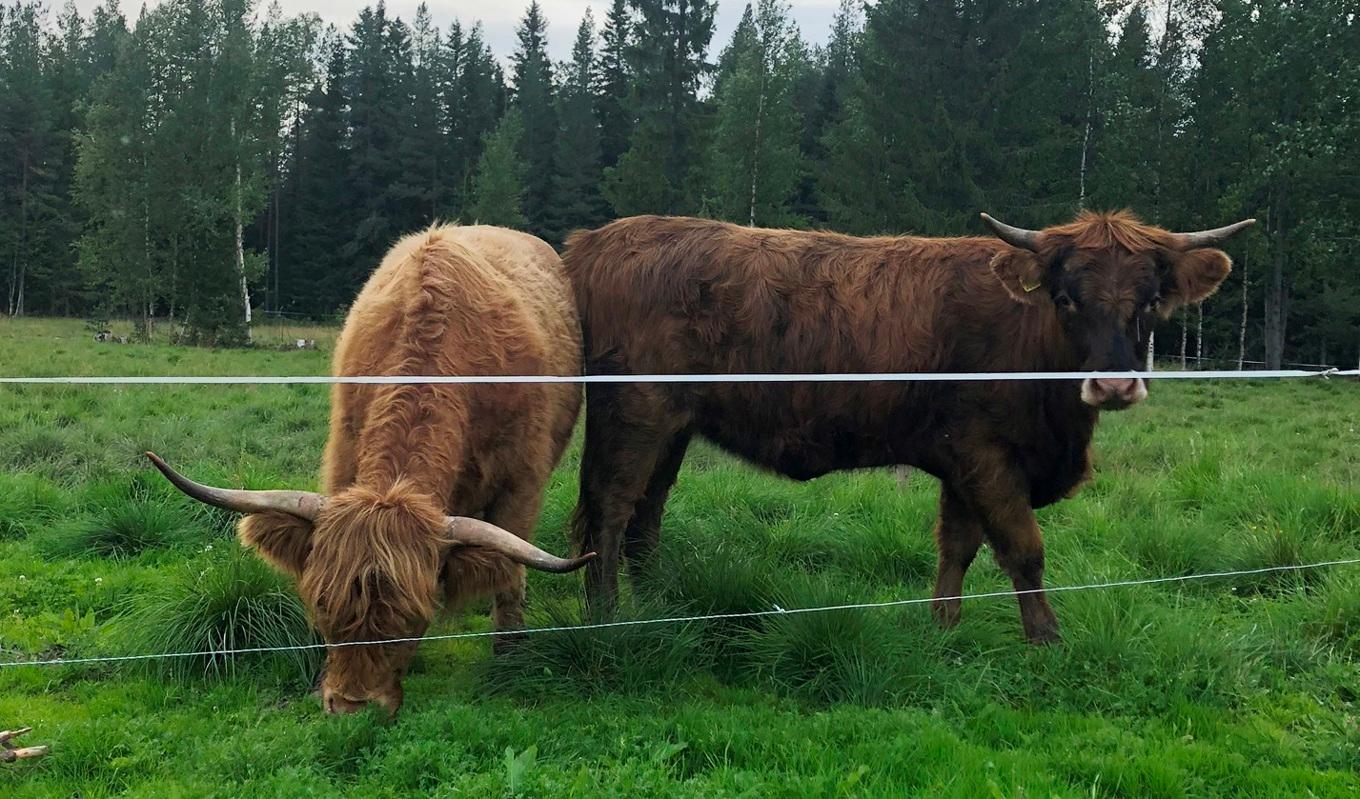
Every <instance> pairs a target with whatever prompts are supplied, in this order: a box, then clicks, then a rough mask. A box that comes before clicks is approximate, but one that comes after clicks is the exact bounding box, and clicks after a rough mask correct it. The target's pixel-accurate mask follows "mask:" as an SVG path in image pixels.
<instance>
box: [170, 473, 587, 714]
mask: <svg viewBox="0 0 1360 799" xmlns="http://www.w3.org/2000/svg"><path fill="white" fill-rule="evenodd" d="M147 457H148V458H150V459H151V462H152V463H153V464H155V466H156V468H157V469H159V470H160V471H161V473H162V474H164V475H165V476H166V477H167V478H168V479H169V480H170V482H171V483H173V484H174V485H175V487H176V488H178V489H179V490H181V491H183V492H184V493H186V494H188V495H189V496H190V497H193V498H194V499H196V500H198V501H200V502H204V503H206V504H208V505H212V506H214V507H218V508H224V509H226V510H231V511H236V512H239V513H246V514H249V515H247V516H246V517H245V518H244V519H242V520H241V525H240V537H241V541H242V543H244V544H246V545H247V546H250V547H252V548H254V549H255V550H256V551H258V552H259V553H260V555H261V556H262V557H263V558H264V559H265V560H266V561H268V562H269V563H270V564H272V565H273V566H275V567H276V568H278V569H279V570H280V571H283V572H284V573H286V574H288V575H290V576H292V577H293V578H294V579H295V580H296V581H297V585H298V593H299V594H300V595H301V597H302V600H303V602H304V603H305V604H306V606H307V610H308V612H309V614H310V616H311V619H312V622H313V624H314V625H315V626H316V628H317V630H318V631H319V632H320V633H321V636H322V637H323V638H324V639H325V640H326V643H327V644H330V646H328V647H327V650H326V667H325V671H324V672H323V675H322V678H321V685H320V692H321V700H322V705H323V707H324V708H325V710H326V712H328V713H350V712H353V711H356V710H359V709H360V708H362V707H364V706H365V705H366V704H367V703H369V702H374V703H377V704H378V705H380V706H381V707H383V708H384V709H386V710H387V712H388V713H389V714H395V713H396V712H397V709H398V708H400V707H401V701H402V688H401V683H402V678H403V677H404V676H405V673H406V668H407V666H408V665H409V664H410V661H411V656H412V655H413V654H414V653H415V648H416V641H414V640H407V641H398V642H396V643H388V644H381V645H373V644H362V643H360V642H368V641H392V640H394V639H417V638H419V637H420V636H421V635H423V634H424V633H425V628H426V627H428V626H429V624H430V621H431V619H433V617H434V613H435V609H436V607H437V605H438V597H439V587H440V586H439V583H440V579H441V576H442V575H444V574H445V573H446V569H445V564H446V561H448V560H449V559H450V555H451V554H456V551H457V550H458V549H459V548H465V547H470V548H476V550H477V551H478V552H479V554H482V555H484V554H485V553H494V554H495V555H496V556H498V557H502V558H505V559H508V560H509V561H513V562H515V563H520V564H523V565H525V566H528V567H530V568H534V569H539V570H541V571H549V572H568V571H573V570H575V569H579V568H580V567H581V566H584V565H585V564H586V562H587V561H589V560H590V559H591V558H593V557H594V553H589V554H587V555H584V556H582V557H580V558H575V559H570V560H568V559H563V558H559V557H556V556H554V555H551V554H549V553H547V552H544V551H543V550H541V549H539V548H538V547H536V546H534V545H533V544H531V543H529V542H528V541H525V540H524V539H522V538H520V537H518V536H516V535H514V534H512V533H510V532H508V531H506V530H503V529H501V528H499V527H496V526H495V525H492V524H489V523H487V522H484V521H480V520H478V519H472V518H468V517H465V516H445V515H444V514H443V512H442V511H440V510H439V509H438V507H436V505H435V503H434V502H433V500H431V499H430V498H429V497H428V496H426V495H423V494H421V493H418V492H416V491H414V490H411V488H410V487H409V486H407V485H405V484H403V483H401V482H398V483H397V484H396V485H395V486H393V487H392V488H391V489H389V490H387V491H384V492H378V491H373V490H370V489H366V488H362V487H357V486H356V487H352V488H349V489H346V490H345V491H342V492H340V493H339V494H337V495H335V496H332V497H327V496H324V495H322V494H313V493H310V492H306V491H243V490H234V489H223V488H213V487H211V486H205V485H202V484H200V483H196V482H194V481H192V480H190V479H188V478H187V477H184V476H183V475H181V474H179V473H178V472H176V471H175V470H174V469H171V468H170V467H169V466H168V465H166V463H165V462H164V461H162V460H161V459H160V458H158V457H156V456H155V455H154V454H152V453H150V452H148V453H147Z"/></svg>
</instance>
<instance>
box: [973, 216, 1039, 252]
mask: <svg viewBox="0 0 1360 799" xmlns="http://www.w3.org/2000/svg"><path fill="white" fill-rule="evenodd" d="M982 221H983V223H984V224H986V225H987V227H989V228H991V229H992V232H993V233H995V234H996V237H997V238H999V239H1001V240H1002V241H1004V242H1006V243H1007V244H1009V245H1011V246H1012V247H1019V248H1020V249H1022V250H1029V251H1031V252H1033V251H1035V250H1037V249H1038V248H1039V236H1040V235H1041V234H1040V233H1039V231H1037V230H1026V229H1025V228H1022V227H1015V226H1013V225H1008V224H1006V223H1005V222H1002V221H1001V220H999V219H993V218H992V217H991V216H990V215H988V214H983V215H982Z"/></svg>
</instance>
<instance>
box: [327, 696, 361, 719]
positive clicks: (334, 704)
mask: <svg viewBox="0 0 1360 799" xmlns="http://www.w3.org/2000/svg"><path fill="white" fill-rule="evenodd" d="M321 704H322V706H323V707H324V708H325V709H326V713H328V714H330V715H332V716H346V715H349V714H350V713H357V712H358V711H360V710H362V709H363V707H364V706H365V705H367V704H368V703H367V702H354V701H351V700H349V699H346V698H345V697H343V696H341V695H340V694H337V693H334V692H328V693H327V694H326V696H325V698H324V699H322V700H321Z"/></svg>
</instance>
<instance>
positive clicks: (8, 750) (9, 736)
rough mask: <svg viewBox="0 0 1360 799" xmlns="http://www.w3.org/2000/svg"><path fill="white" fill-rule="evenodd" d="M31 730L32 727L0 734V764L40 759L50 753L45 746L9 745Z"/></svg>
mask: <svg viewBox="0 0 1360 799" xmlns="http://www.w3.org/2000/svg"><path fill="white" fill-rule="evenodd" d="M32 729H33V728H32V727H20V728H19V729H17V730H5V731H4V732H0V763H13V762H15V761H16V760H28V759H31V758H35V757H42V756H43V755H45V754H47V753H48V752H49V751H50V748H49V747H46V746H15V745H14V744H12V743H10V741H12V740H14V739H15V738H18V737H19V736H20V735H23V734H24V733H26V732H29V731H30V730H32Z"/></svg>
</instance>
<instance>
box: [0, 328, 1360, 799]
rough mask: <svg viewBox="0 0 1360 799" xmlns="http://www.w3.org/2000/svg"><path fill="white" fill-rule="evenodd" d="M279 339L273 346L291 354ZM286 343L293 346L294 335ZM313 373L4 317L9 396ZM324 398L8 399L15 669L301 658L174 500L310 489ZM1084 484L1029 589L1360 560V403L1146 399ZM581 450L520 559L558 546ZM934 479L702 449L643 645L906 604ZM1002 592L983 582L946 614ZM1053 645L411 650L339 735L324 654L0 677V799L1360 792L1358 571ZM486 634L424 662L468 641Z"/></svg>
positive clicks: (264, 356) (997, 636)
mask: <svg viewBox="0 0 1360 799" xmlns="http://www.w3.org/2000/svg"><path fill="white" fill-rule="evenodd" d="M290 335H291V333H290ZM298 337H303V336H298ZM305 337H307V338H315V339H317V340H318V341H319V344H320V348H319V349H317V350H303V351H285V350H283V349H281V348H279V347H278V346H276V345H275V344H274V343H273V342H271V343H269V344H266V345H262V346H261V347H259V348H257V349H253V350H221V351H218V350H198V349H187V348H178V347H173V346H169V345H166V344H158V343H153V344H126V345H120V344H97V343H94V342H93V341H91V340H90V336H89V334H88V332H87V331H85V330H84V329H83V327H82V326H81V324H80V323H78V322H68V321H53V320H27V321H18V322H15V321H0V341H3V345H4V346H0V373H2V374H25V375H41V374H48V375H55V374H319V373H324V372H325V371H326V370H327V361H328V357H329V353H328V348H329V346H330V343H329V342H331V341H332V340H333V331H331V332H330V333H329V334H328V332H327V331H316V332H312V333H310V334H309V335H307V336H305ZM327 393H328V392H327V390H326V388H325V387H322V386H255V387H251V386H242V387H192V386H168V387H167V386H125V387H117V386H98V387H75V386H3V387H0V659H3V660H18V659H29V658H38V657H42V658H50V657H59V656H67V657H80V656H100V655H117V654H130V653H145V652H165V651H173V650H197V649H204V648H215V647H218V646H220V645H221V644H222V643H227V644H229V645H233V646H270V645H275V644H280V643H293V642H307V641H311V640H314V639H313V638H312V634H311V633H310V631H309V630H307V628H306V626H305V624H304V622H303V619H302V616H301V614H300V610H299V608H298V604H297V602H296V599H295V597H294V595H293V593H292V591H291V588H290V586H289V585H288V583H287V582H286V581H285V580H282V579H281V578H279V577H278V576H276V575H274V574H273V573H272V572H270V571H268V570H267V569H265V568H264V567H263V566H262V565H261V564H259V563H258V562H257V561H256V560H254V558H253V556H250V555H249V554H246V553H242V552H240V551H238V550H237V547H236V544H235V542H234V540H233V539H232V538H231V526H232V523H233V521H234V520H233V519H232V518H231V516H230V515H228V514H221V513H217V512H210V511H208V510H206V509H203V508H200V507H197V506H195V505H193V504H192V503H189V502H188V501H186V500H184V499H183V498H181V497H179V496H178V495H176V494H175V493H174V492H173V490H171V489H168V488H167V486H166V485H165V484H164V481H163V480H162V479H161V478H160V477H159V476H158V475H157V474H156V473H155V472H154V471H153V470H151V469H150V468H149V467H148V466H147V465H146V463H145V461H144V460H143V459H142V457H141V453H142V452H143V451H144V450H147V449H154V450H156V451H157V452H159V453H160V454H162V455H163V456H165V457H166V458H167V459H169V460H170V461H171V463H173V464H175V465H176V466H177V467H178V468H181V469H183V470H185V471H186V472H187V473H188V474H190V475H193V476H195V477H198V478H201V479H206V480H209V481H216V482H221V483H226V484H232V485H245V486H251V487H272V486H288V487H296V488H312V487H314V486H315V484H316V473H317V466H318V462H319V456H320V452H321V447H322V445H323V444H324V440H325V420H326V413H327ZM1096 453H1097V471H1096V478H1095V480H1094V481H1093V482H1092V484H1090V485H1088V486H1087V487H1086V488H1085V489H1084V490H1083V491H1082V493H1081V494H1080V495H1079V496H1078V497H1077V498H1075V499H1073V500H1071V501H1068V502H1064V503H1061V504H1059V505H1057V506H1055V507H1053V508H1049V509H1046V510H1044V511H1042V512H1041V513H1040V517H1041V518H1040V520H1041V522H1042V524H1043V526H1044V531H1045V537H1046V540H1047V543H1048V553H1049V554H1048V564H1049V571H1048V582H1049V584H1050V585H1077V584H1083V583H1089V582H1098V581H1103V580H1124V579H1138V578H1149V577H1161V576H1168V575H1187V574H1195V573H1202V572H1211V571H1224V570H1231V569H1243V568H1259V567H1267V566H1275V565H1284V564H1290V563H1297V562H1300V561H1305V560H1314V559H1316V560H1326V559H1334V558H1347V557H1355V556H1357V554H1360V386H1357V385H1356V384H1355V383H1354V382H1343V381H1332V382H1323V381H1316V382H1274V383H1250V384H1248V383H1237V382H1233V383H1228V382H1219V383H1202V384H1200V383H1181V382H1176V383H1172V382H1165V383H1158V384H1155V385H1154V386H1153V390H1152V397H1151V398H1150V401H1149V402H1148V403H1147V404H1146V405H1145V406H1143V407H1140V408H1138V409H1135V410H1132V411H1130V412H1128V413H1123V414H1111V415H1108V416H1107V417H1106V419H1105V420H1104V421H1103V422H1102V425H1101V428H1100V431H1099V433H1098V435H1097V441H1096ZM578 463H579V449H578V448H576V447H573V449H572V450H571V451H570V452H569V453H568V456H567V458H566V461H565V462H564V464H563V466H562V467H561V468H560V469H559V470H558V472H557V473H556V474H555V475H554V478H553V481H552V484H551V486H550V488H549V493H548V496H547V501H546V503H545V509H544V515H543V521H542V524H541V526H540V532H539V538H540V541H541V542H543V543H544V544H545V545H546V546H548V547H549V548H551V549H554V550H558V551H560V550H562V549H563V548H564V546H565V544H564V527H565V524H566V520H567V518H568V516H569V514H570V512H571V508H572V505H573V503H574V501H575V496H576V486H577V478H576V474H575V469H576V467H577V465H578ZM935 493H936V488H935V485H934V483H933V481H931V480H929V479H928V478H926V477H923V476H920V475H916V476H914V477H913V478H912V479H911V481H910V483H909V484H908V485H907V487H906V488H905V489H904V490H903V489H899V487H898V485H897V482H896V480H895V479H894V477H893V476H892V474H891V473H889V472H886V471H875V472H863V473H855V474H841V475H834V476H830V477H827V478H824V479H821V480H817V481H814V482H811V483H806V484H797V483H792V482H787V481H783V480H780V479H778V478H774V477H771V476H768V475H764V474H762V473H759V472H757V471H755V470H752V469H750V468H747V467H745V466H743V465H741V464H740V463H737V462H735V461H734V460H732V459H731V458H729V457H727V456H725V455H723V454H722V453H720V452H718V451H716V450H715V449H713V448H711V447H708V446H705V445H698V446H696V447H695V448H694V451H693V452H692V453H691V457H690V458H689V460H688V461H687V463H686V467H685V470H684V471H683V473H682V474H681V477H680V481H679V484H678V485H677V487H676V489H675V490H674V492H673V493H672V498H671V503H670V505H669V509H668V514H667V517H666V522H665V535H664V537H663V544H662V564H663V568H661V569H659V570H658V571H657V573H656V574H654V575H652V579H650V580H649V581H648V582H647V584H646V585H645V586H643V587H641V588H639V590H637V591H629V592H627V593H626V595H625V601H624V605H623V609H622V613H621V615H622V616H623V617H624V618H633V619H647V618H656V617H660V616H676V615H688V614H704V613H741V612H748V611H754V610H761V611H763V610H769V609H772V608H774V607H775V606H779V607H783V608H799V607H808V606H813V605H828V604H844V603H852V602H862V601H871V602H872V601H884V600H892V599H899V598H907V597H922V596H928V595H929V592H930V589H931V586H932V584H933V578H934V560H935V555H934V545H933V542H932V540H931V535H930V529H931V523H932V516H933V511H934V506H935ZM1007 587H1008V583H1007V581H1006V580H1005V579H1004V578H1003V577H1002V575H1001V574H1000V573H999V571H998V569H997V568H996V566H995V565H994V564H993V563H992V562H991V560H990V558H988V557H983V558H979V560H978V562H977V564H976V565H975V566H974V567H973V570H972V571H971V572H970V574H969V578H968V583H967V590H968V591H970V592H983V591H993V590H1001V589H1005V588H1007ZM579 595H580V578H579V576H572V577H565V578H564V577H558V576H552V575H539V574H534V575H532V576H531V578H530V586H529V600H530V608H529V623H530V624H531V625H533V626H550V625H563V624H573V623H576V622H578V621H579V620H580V618H581V607H580V596H579ZM1051 599H1052V602H1053V605H1054V607H1055V609H1056V611H1057V613H1058V615H1059V618H1060V619H1061V621H1062V624H1063V632H1064V636H1065V638H1064V642H1063V643H1062V644H1061V645H1059V646H1054V647H1045V648H1034V647H1029V646H1027V645H1025V644H1024V643H1023V642H1022V636H1021V632H1020V624H1019V619H1018V614H1017V612H1016V609H1015V605H1014V601H1013V600H1009V599H987V600H976V601H970V602H967V603H965V605H964V617H963V622H962V624H961V625H960V626H959V627H958V628H957V629H955V630H953V631H950V632H947V633H946V632H942V631H940V630H938V629H937V628H936V627H935V626H934V624H933V623H932V621H931V618H930V614H929V609H928V607H927V606H925V605H909V606H904V607H897V608H890V609H880V610H860V611H836V612H831V613H822V614H782V615H773V616H766V617H761V618H756V619H750V618H748V619H736V620H725V621H710V622H688V623H685V624H682V625H671V626H660V625H658V626H653V625H641V626H635V627H620V628H614V629H610V630H605V631H599V632H589V633H588V632H566V633H549V634H544V635H540V636H533V637H530V638H528V639H527V640H524V641H522V642H521V643H520V644H519V645H518V646H517V647H515V648H514V649H512V651H511V652H510V653H509V654H508V655H505V656H503V657H500V658H493V657H492V656H491V652H490V644H489V642H488V641H487V640H486V639H460V640H443V641H433V642H429V643H427V644H425V645H423V646H422V648H421V650H420V652H419V653H418V655H417V658H416V661H415V663H414V664H413V669H412V674H411V675H410V677H409V678H408V680H407V683H406V686H407V698H406V706H405V708H404V709H403V711H402V714H401V715H400V717H399V718H398V720H397V721H396V722H395V723H393V724H390V725H385V724H381V723H379V720H378V719H376V718H374V717H372V716H369V715H367V714H360V715H359V716H357V717H353V718H340V719H335V718H328V717H325V716H323V715H322V713H321V712H320V708H319V707H318V703H317V701H316V700H315V698H314V697H312V696H311V695H310V694H309V690H308V689H309V687H310V680H311V678H312V676H313V675H314V669H315V663H316V655H315V653H314V652H310V653H309V652H304V653H295V654H292V655H289V654H282V655H273V656H265V655H244V656H239V657H236V658H231V659H226V660H223V659H217V660H213V659H209V658H186V659H183V660H177V661H167V662H153V663H151V664H148V663H143V662H138V663H129V664H104V665H95V666H67V667H46V668H32V667H24V668H7V669H0V728H9V727H16V726H21V725H32V726H33V727H34V732H33V733H31V734H30V735H29V736H28V738H29V739H31V740H32V742H33V743H50V744H52V746H53V753H52V755H51V756H50V757H48V758H46V759H44V760H41V761H37V762H33V763H27V764H24V765H22V766H11V767H4V768H0V795H4V796H6V797H27V796H34V797H46V796H53V795H73V794H79V795H81V796H96V797H98V796H113V795H130V796H158V797H159V796H166V795H169V796H233V797H234V796H240V795H282V796H312V795H331V794H337V793H341V794H356V795H364V796H407V795H410V796H417V795H418V796H425V795H436V796H453V795H466V796H509V795H522V796H598V795H613V796H629V797H632V796H662V795H665V796H671V795H677V796H703V797H711V796H728V795H745V796H790V797H793V796H799V797H801V796H846V795H852V796H912V795H921V796H957V797H979V796H984V797H985V796H992V797H997V796H1000V797H1011V796H1030V797H1034V796H1074V797H1075V796H1099V797H1116V796H1121V797H1122V796H1128V797H1143V796H1168V797H1170V796H1281V797H1283V796H1302V795H1313V796H1354V795H1356V794H1357V792H1360V726H1357V718H1360V567H1354V566H1351V567H1338V568H1335V569H1330V570H1319V571H1317V572H1311V573H1307V574H1301V573H1279V574H1267V575H1256V576H1250V577H1241V578H1232V579H1215V580H1207V581H1199V582H1187V583H1168V584H1161V585H1152V586H1139V587H1129V588H1118V589H1111V590H1106V591H1099V592H1095V591H1092V592H1072V593H1057V594H1054V595H1053V596H1052V598H1051ZM488 624H489V623H488V620H487V618H486V613H485V607H473V608H470V609H468V610H467V611H466V612H464V613H461V614H459V615H458V616H457V617H456V618H452V619H448V620H445V621H443V622H441V623H439V624H438V625H436V627H435V629H433V630H432V632H434V633H447V632H458V631H465V630H485V629H487V628H488Z"/></svg>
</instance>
